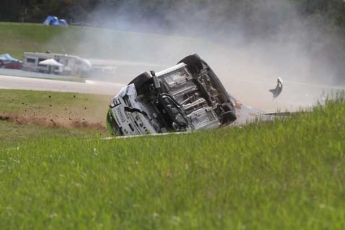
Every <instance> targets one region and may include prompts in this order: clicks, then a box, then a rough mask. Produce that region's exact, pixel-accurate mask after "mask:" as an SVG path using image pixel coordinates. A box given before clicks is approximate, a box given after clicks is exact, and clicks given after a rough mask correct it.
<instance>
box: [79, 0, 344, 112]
mask: <svg viewBox="0 0 345 230" xmlns="http://www.w3.org/2000/svg"><path fill="white" fill-rule="evenodd" d="M224 2H227V1H223V0H214V1H211V0H203V1H200V3H199V4H198V5H197V4H195V3H192V1H181V2H180V3H179V4H175V5H174V7H172V8H171V7H170V8H169V7H168V6H167V5H164V4H162V5H161V7H162V8H161V9H155V12H154V13H150V12H147V13H146V14H143V13H142V12H141V14H139V13H138V12H139V11H138V10H139V9H138V8H137V7H136V6H134V5H128V4H126V3H125V1H124V3H123V5H121V6H119V7H118V10H116V12H109V10H108V9H105V8H103V7H101V6H100V7H98V8H97V9H96V10H95V11H94V12H91V13H90V21H92V22H96V23H98V25H99V26H102V27H106V28H110V29H94V32H92V33H85V32H82V35H81V36H80V41H79V42H78V44H79V45H78V46H77V47H74V50H73V52H74V53H77V54H81V55H85V56H87V57H89V58H100V59H102V58H103V59H108V60H113V61H114V65H116V66H117V72H116V73H115V74H116V75H117V77H116V78H114V79H115V80H114V81H122V82H125V81H128V80H131V78H133V77H135V76H136V75H138V74H139V73H140V72H143V71H147V70H150V69H154V70H156V71H159V70H161V69H163V68H165V67H168V66H171V65H173V64H175V63H177V62H178V61H179V60H180V59H182V58H183V57H184V56H186V55H189V54H193V53H198V54H199V55H200V56H201V57H202V58H203V59H204V60H205V61H207V62H208V63H209V64H210V66H211V67H212V68H213V69H214V71H215V72H216V73H217V74H218V76H219V78H220V79H221V81H222V82H223V83H224V84H225V86H226V88H227V90H228V91H229V92H230V93H232V94H234V95H235V96H237V97H238V98H239V99H240V100H242V101H244V102H245V103H248V104H251V105H253V106H257V107H259V108H263V109H265V108H269V109H291V108H297V107H301V106H306V105H311V104H312V103H313V102H315V99H316V98H317V97H319V96H320V95H321V94H322V93H325V92H328V90H330V89H332V88H331V87H328V88H327V87H326V88H325V87H324V86H325V85H327V86H333V85H340V84H344V80H345V78H344V73H345V67H344V65H343V62H344V60H345V54H344V52H343V51H342V52H341V51H339V47H342V46H343V47H344V43H343V41H341V39H340V38H339V36H338V35H337V31H335V30H330V29H329V28H328V26H327V20H326V19H324V18H321V17H319V16H313V17H307V16H306V15H304V14H303V12H301V11H300V10H299V9H298V8H296V5H293V4H291V2H290V1H288V0H282V1H276V0H257V1H250V2H249V1H248V3H249V4H250V5H245V4H246V2H247V1H242V2H241V3H236V4H232V5H231V4H230V3H227V4H224ZM138 15H139V16H138ZM145 15H146V17H145ZM113 29H115V30H113ZM90 44H92V45H90ZM122 76H123V77H122ZM277 77H281V78H282V79H283V80H284V83H285V86H284V90H283V93H282V96H281V97H279V98H278V99H277V100H275V101H273V100H272V95H270V93H269V92H268V90H269V89H270V88H274V86H275V83H276V79H277Z"/></svg>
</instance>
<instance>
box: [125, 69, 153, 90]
mask: <svg viewBox="0 0 345 230" xmlns="http://www.w3.org/2000/svg"><path fill="white" fill-rule="evenodd" d="M149 81H152V77H151V75H150V74H149V73H148V72H145V73H142V74H140V75H139V76H137V77H136V78H134V79H133V80H132V81H131V82H130V83H129V84H128V85H130V84H132V83H134V86H135V88H136V90H137V92H138V93H139V91H141V89H142V88H143V86H144V85H145V84H147V83H148V82H149Z"/></svg>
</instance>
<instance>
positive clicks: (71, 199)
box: [0, 99, 345, 230]
mask: <svg viewBox="0 0 345 230" xmlns="http://www.w3.org/2000/svg"><path fill="white" fill-rule="evenodd" d="M344 113H345V103H344V101H343V100H342V99H339V100H337V101H336V102H333V101H329V102H328V103H327V106H326V107H325V108H322V107H318V108H316V109H315V110H314V112H313V113H301V114H298V115H297V116H294V117H292V118H290V119H284V120H280V121H275V122H268V123H261V124H251V125H248V126H245V127H243V128H224V129H219V130H213V131H205V132H198V133H190V134H185V135H171V136H158V137H141V138H131V139H112V140H103V139H101V138H98V137H94V138H92V139H90V138H87V139H85V138H80V137H73V136H70V137H63V136H62V137H43V138H40V139H34V140H32V141H27V142H20V143H18V144H17V145H16V146H14V148H10V149H9V148H2V149H1V150H0V194H1V195H0V229H140V230H142V229H198V230H200V229H274V230H276V229H313V230H314V229H344V228H345V221H344V219H343V218H344V215H345V206H344V203H345V184H344V181H345V166H344V165H345V158H344V150H345V139H344V136H345V117H344V116H343V114H344Z"/></svg>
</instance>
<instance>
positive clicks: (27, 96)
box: [0, 90, 110, 147]
mask: <svg viewBox="0 0 345 230" xmlns="http://www.w3.org/2000/svg"><path fill="white" fill-rule="evenodd" d="M109 100H110V98H109V96H102V95H92V94H80V93H60V92H46V91H30V90H0V107H1V110H0V116H3V117H7V116H9V117H11V118H12V120H16V117H18V118H19V122H18V123H21V124H16V123H12V122H8V121H1V120H0V147H2V146H12V147H13V146H15V144H16V143H18V142H20V141H24V140H32V139H35V138H36V139H40V138H42V137H54V136H78V137H79V136H90V135H95V134H96V133H99V132H100V133H101V134H102V135H105V134H106V135H107V134H108V133H107V132H106V129H105V124H104V123H105V122H104V120H105V114H106V112H107V104H108V102H109ZM81 122H88V124H89V126H92V124H100V125H101V126H104V130H99V129H98V130H88V129H85V128H83V129H75V128H74V127H75V126H73V124H76V123H78V124H79V123H81ZM35 124H36V125H35ZM37 124H41V125H40V126H37ZM54 124H57V126H55V128H51V127H52V126H54ZM47 126H48V127H47ZM49 127H50V128H49ZM63 127H71V128H63Z"/></svg>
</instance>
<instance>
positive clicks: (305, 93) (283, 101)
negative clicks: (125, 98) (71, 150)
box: [0, 73, 345, 112]
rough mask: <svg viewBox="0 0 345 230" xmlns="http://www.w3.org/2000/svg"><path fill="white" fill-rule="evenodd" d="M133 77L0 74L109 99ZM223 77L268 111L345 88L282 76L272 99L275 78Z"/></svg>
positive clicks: (6, 83)
mask: <svg viewBox="0 0 345 230" xmlns="http://www.w3.org/2000/svg"><path fill="white" fill-rule="evenodd" d="M134 77H135V75H134ZM134 77H133V78H134ZM130 80H131V79H129V76H128V74H127V73H126V74H122V73H118V74H117V75H116V78H114V79H109V78H106V79H102V78H99V79H97V78H92V79H86V81H85V83H81V82H70V81H61V80H52V79H49V80H47V79H36V78H32V77H31V78H28V77H18V76H8V75H0V89H21V90H38V91H58V92H76V93H90V94H102V95H109V98H111V97H112V96H114V95H115V94H117V92H118V91H119V90H120V89H121V88H122V87H123V86H125V85H126V83H127V82H129V81H130ZM220 80H221V81H222V82H223V84H224V86H225V88H226V89H227V90H228V92H229V93H230V94H232V95H233V96H235V97H236V98H237V99H239V100H240V101H241V102H242V103H244V104H246V105H248V106H252V107H255V108H257V109H261V110H263V111H266V112H276V111H281V112H282V111H291V112H292V111H296V110H299V109H301V108H306V107H311V106H313V105H315V104H316V103H317V102H318V101H319V100H320V99H321V98H322V97H326V96H329V95H332V94H333V95H334V94H335V92H336V91H339V90H345V88H344V87H335V86H325V85H320V84H311V83H308V82H304V83H302V82H293V81H286V80H284V79H283V80H284V88H283V92H282V94H281V95H280V96H279V97H278V98H277V99H275V100H273V98H272V95H271V93H270V92H269V91H268V90H269V89H272V88H274V87H275V85H276V79H227V78H223V79H222V77H220Z"/></svg>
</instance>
